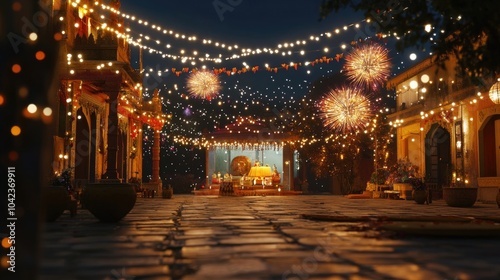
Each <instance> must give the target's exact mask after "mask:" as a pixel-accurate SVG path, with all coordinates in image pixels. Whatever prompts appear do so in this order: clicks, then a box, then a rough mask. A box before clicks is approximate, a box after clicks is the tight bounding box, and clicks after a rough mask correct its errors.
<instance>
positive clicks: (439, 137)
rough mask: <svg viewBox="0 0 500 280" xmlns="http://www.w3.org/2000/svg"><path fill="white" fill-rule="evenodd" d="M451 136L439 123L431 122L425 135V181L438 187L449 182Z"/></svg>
mask: <svg viewBox="0 0 500 280" xmlns="http://www.w3.org/2000/svg"><path fill="white" fill-rule="evenodd" d="M450 140H451V137H450V133H449V132H448V131H447V130H446V129H444V128H443V127H442V126H440V125H439V124H433V125H432V127H431V129H430V130H429V132H427V135H426V137H425V170H426V171H425V173H426V174H425V182H426V183H430V184H436V185H437V186H438V187H439V188H441V187H443V186H448V185H449V184H450V182H451V172H452V166H451V146H450V143H451V141H450Z"/></svg>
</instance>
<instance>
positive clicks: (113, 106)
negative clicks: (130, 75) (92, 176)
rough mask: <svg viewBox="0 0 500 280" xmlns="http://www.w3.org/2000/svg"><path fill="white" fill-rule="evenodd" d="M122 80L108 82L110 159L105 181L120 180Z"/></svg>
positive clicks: (108, 159) (104, 176) (109, 80)
mask: <svg viewBox="0 0 500 280" xmlns="http://www.w3.org/2000/svg"><path fill="white" fill-rule="evenodd" d="M120 84H121V80H120V79H116V78H114V79H111V78H108V80H106V85H105V92H106V93H107V95H108V96H109V99H108V103H109V115H108V129H107V135H108V149H107V151H108V158H107V164H106V172H105V173H104V174H103V176H102V178H103V179H112V180H118V179H119V178H118V171H117V162H116V159H117V151H118V133H119V129H118V93H119V92H120Z"/></svg>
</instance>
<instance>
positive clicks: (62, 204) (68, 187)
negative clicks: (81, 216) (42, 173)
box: [43, 168, 77, 222]
mask: <svg viewBox="0 0 500 280" xmlns="http://www.w3.org/2000/svg"><path fill="white" fill-rule="evenodd" d="M75 196H76V194H75V191H74V189H73V186H72V184H71V169H69V168H68V169H65V170H63V172H61V174H57V173H56V176H54V177H53V178H52V179H51V180H50V184H49V187H48V188H46V189H45V190H44V196H43V202H44V205H45V220H46V221H47V222H54V221H56V220H57V219H58V218H59V217H60V216H61V215H62V214H63V213H64V211H65V210H69V211H70V215H71V217H73V216H75V215H76V212H77V200H76V198H75Z"/></svg>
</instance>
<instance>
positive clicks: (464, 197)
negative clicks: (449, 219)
mask: <svg viewBox="0 0 500 280" xmlns="http://www.w3.org/2000/svg"><path fill="white" fill-rule="evenodd" d="M443 199H444V200H445V201H446V204H448V206H451V207H472V206H473V205H474V203H476V200H477V188H465V187H458V188H443Z"/></svg>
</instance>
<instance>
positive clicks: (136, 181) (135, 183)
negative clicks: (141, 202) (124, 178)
mask: <svg viewBox="0 0 500 280" xmlns="http://www.w3.org/2000/svg"><path fill="white" fill-rule="evenodd" d="M128 183H129V184H132V185H133V186H134V189H135V192H136V193H141V194H142V191H143V189H142V181H141V178H137V177H131V178H130V179H128Z"/></svg>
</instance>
